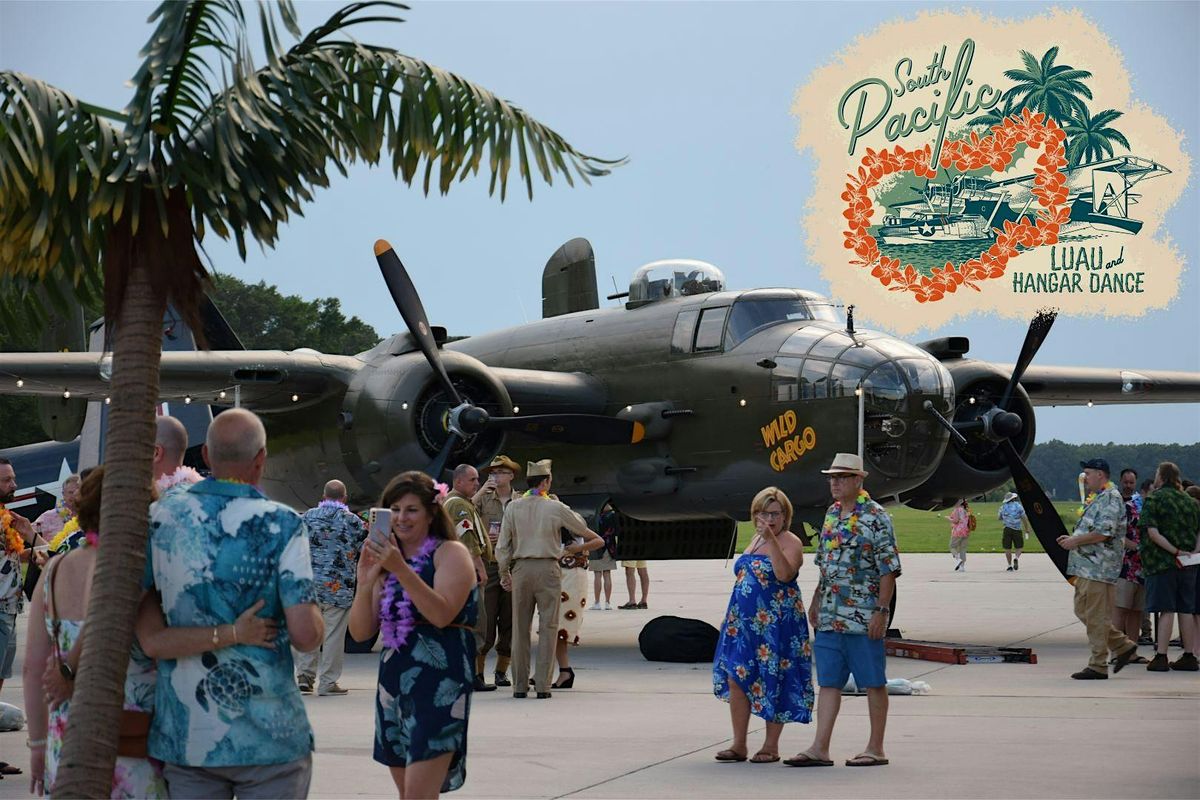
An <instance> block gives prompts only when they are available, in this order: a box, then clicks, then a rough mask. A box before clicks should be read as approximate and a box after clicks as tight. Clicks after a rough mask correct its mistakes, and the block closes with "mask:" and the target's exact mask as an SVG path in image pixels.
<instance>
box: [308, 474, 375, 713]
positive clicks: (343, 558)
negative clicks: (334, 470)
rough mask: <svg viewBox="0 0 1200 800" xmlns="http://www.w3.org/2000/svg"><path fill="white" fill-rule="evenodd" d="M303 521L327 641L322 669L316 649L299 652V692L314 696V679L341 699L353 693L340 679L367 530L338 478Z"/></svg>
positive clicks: (320, 692)
mask: <svg viewBox="0 0 1200 800" xmlns="http://www.w3.org/2000/svg"><path fill="white" fill-rule="evenodd" d="M303 520H304V526H305V527H306V528H307V529H308V548H309V553H310V555H311V556H312V570H313V583H314V585H315V586H316V589H317V607H318V608H320V609H321V617H322V619H324V620H325V641H324V642H323V643H322V644H321V652H320V656H319V661H320V664H319V665H318V663H317V662H318V654H317V652H316V651H315V650H314V651H313V652H311V653H301V652H299V651H297V652H296V680H297V682H298V683H299V685H300V691H301V692H306V693H307V692H311V691H312V690H313V681H314V679H315V680H316V687H317V694H318V695H321V696H325V695H342V694H346V693H347V692H348V691H349V690H347V689H343V688H342V687H341V686H339V685H338V682H337V681H338V678H340V677H342V662H343V661H345V657H346V624H347V623H348V622H349V621H350V606H351V605H353V604H354V577H355V572H356V570H357V569H358V553H359V550H360V549H361V548H362V543H363V539H365V538H367V529H366V526H365V525H364V524H363V521H362V520H361V519H359V517H358V516H356V515H355V514H354V513H352V512H351V511H350V508H349V507H348V506H347V505H346V484H344V483H342V482H341V481H337V480H334V481H329V483H327V484H325V492H324V498H323V499H322V500H321V502H320V503H319V504H318V505H317V507H316V508H310V509H309V510H308V511H305V512H304V516H303Z"/></svg>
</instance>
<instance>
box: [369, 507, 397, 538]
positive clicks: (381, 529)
mask: <svg viewBox="0 0 1200 800" xmlns="http://www.w3.org/2000/svg"><path fill="white" fill-rule="evenodd" d="M391 535H392V510H391V509H390V508H372V509H371V511H370V513H369V514H368V515H367V536H368V537H369V538H370V539H371V541H373V542H377V543H379V544H384V543H386V542H387V541H388V540H389V539H390V538H391Z"/></svg>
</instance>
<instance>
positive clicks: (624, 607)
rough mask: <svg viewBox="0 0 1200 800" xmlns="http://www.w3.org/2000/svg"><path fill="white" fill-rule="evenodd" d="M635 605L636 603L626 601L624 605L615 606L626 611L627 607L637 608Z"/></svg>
mask: <svg viewBox="0 0 1200 800" xmlns="http://www.w3.org/2000/svg"><path fill="white" fill-rule="evenodd" d="M637 607H638V604H637V603H626V604H625V605H621V606H617V608H619V609H621V610H622V611H627V610H629V609H632V608H637Z"/></svg>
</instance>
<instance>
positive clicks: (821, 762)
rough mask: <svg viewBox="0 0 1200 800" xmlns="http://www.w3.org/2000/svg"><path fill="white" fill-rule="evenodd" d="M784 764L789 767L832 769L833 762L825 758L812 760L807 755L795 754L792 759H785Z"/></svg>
mask: <svg viewBox="0 0 1200 800" xmlns="http://www.w3.org/2000/svg"><path fill="white" fill-rule="evenodd" d="M783 763H784V764H787V765H788V766H789V767H832V766H833V762H832V761H830V760H829V759H827V758H813V757H812V756H810V755H809V754H808V753H797V754H796V755H795V756H794V757H792V758H785V759H784V760H783Z"/></svg>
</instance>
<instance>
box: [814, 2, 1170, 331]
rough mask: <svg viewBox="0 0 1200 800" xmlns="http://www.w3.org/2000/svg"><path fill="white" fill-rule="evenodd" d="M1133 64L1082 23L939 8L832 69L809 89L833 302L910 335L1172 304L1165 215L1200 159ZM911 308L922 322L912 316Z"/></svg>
mask: <svg viewBox="0 0 1200 800" xmlns="http://www.w3.org/2000/svg"><path fill="white" fill-rule="evenodd" d="M1080 43H1086V46H1081V44H1080ZM881 54H888V55H885V56H884V60H883V61H880V58H881ZM889 56H890V57H889ZM1120 63H1121V59H1120V54H1119V53H1117V52H1116V51H1115V49H1114V48H1113V47H1112V46H1111V45H1110V44H1108V43H1107V41H1106V40H1105V39H1104V37H1103V35H1102V34H1101V33H1100V32H1099V31H1098V29H1096V28H1095V26H1094V25H1092V24H1091V23H1090V22H1088V21H1087V20H1086V19H1085V18H1084V17H1083V16H1082V15H1080V14H1078V13H1062V12H1056V13H1054V14H1051V15H1048V16H1044V17H1039V18H1036V19H1032V20H1026V21H1022V22H1013V23H1001V22H997V21H995V20H990V19H985V18H983V17H982V16H980V15H977V14H957V13H940V14H927V15H923V16H922V17H921V18H919V19H918V20H916V21H914V22H905V23H897V24H893V25H888V26H885V27H884V28H881V29H880V30H878V31H876V32H875V33H873V34H872V35H870V36H869V37H867V38H866V39H865V40H861V41H859V42H857V43H856V44H855V45H854V47H853V48H852V49H851V50H850V51H848V52H846V53H843V54H842V59H841V63H840V64H839V65H838V66H837V68H833V67H827V68H825V69H823V70H821V71H819V72H818V73H817V74H816V75H815V76H814V78H813V80H812V81H811V82H810V83H809V84H808V85H807V86H805V87H804V88H803V89H802V90H801V91H800V92H799V94H798V96H797V102H796V112H797V114H798V115H799V116H800V118H801V130H800V137H799V139H798V144H799V145H800V147H801V148H802V149H812V150H813V151H814V152H815V154H816V155H817V157H818V161H819V169H818V174H819V178H818V186H817V195H816V196H815V197H814V198H813V201H812V202H811V203H810V208H811V209H812V210H811V212H810V214H809V215H808V218H807V220H806V225H807V228H808V233H809V245H810V247H811V248H812V250H813V255H814V257H815V258H816V259H817V260H818V262H819V263H821V264H822V267H823V273H824V275H825V276H826V277H827V278H828V279H829V280H830V282H831V284H832V285H833V287H834V293H835V294H836V295H838V296H840V297H841V298H842V299H845V300H847V301H849V302H854V303H856V304H858V306H859V307H860V308H861V309H863V311H864V313H866V314H868V315H870V316H874V317H883V316H884V315H887V318H888V319H889V321H890V322H892V323H893V324H898V325H899V327H902V328H903V327H907V329H908V330H916V329H918V328H922V327H933V326H936V325H939V324H941V323H943V322H946V321H948V320H949V319H950V318H952V317H953V316H956V315H959V314H964V313H974V312H977V311H979V310H981V309H982V310H990V311H996V312H998V313H1001V314H1006V315H1009V316H1018V317H1020V316H1025V315H1027V314H1028V313H1030V312H1031V311H1032V310H1034V309H1035V308H1037V307H1040V306H1044V305H1046V304H1047V302H1051V303H1053V304H1054V305H1057V306H1059V307H1060V308H1063V309H1064V310H1067V311H1077V312H1082V313H1097V312H1099V313H1105V314H1126V315H1130V314H1140V313H1143V312H1144V311H1145V310H1147V309H1148V308H1151V307H1156V306H1162V305H1165V304H1166V303H1167V302H1169V301H1170V300H1171V299H1172V297H1173V296H1174V294H1175V292H1176V290H1177V285H1178V278H1179V275H1180V274H1181V272H1182V269H1183V265H1182V264H1181V263H1180V259H1179V256H1178V254H1177V252H1176V250H1175V248H1174V247H1173V246H1172V244H1171V242H1170V240H1169V238H1168V237H1167V236H1166V234H1165V232H1164V231H1162V229H1161V228H1162V219H1163V216H1164V215H1165V212H1166V210H1167V209H1168V208H1169V207H1170V205H1171V204H1173V203H1174V202H1175V200H1176V199H1177V198H1178V197H1179V195H1180V194H1181V193H1182V190H1183V187H1184V185H1186V182H1187V176H1188V173H1189V172H1190V165H1189V162H1188V159H1187V157H1186V156H1185V155H1184V154H1183V152H1182V149H1181V147H1180V144H1179V140H1180V136H1179V135H1178V134H1177V133H1175V132H1174V131H1171V130H1170V128H1169V127H1168V126H1167V125H1166V123H1165V122H1164V121H1163V120H1162V119H1161V118H1159V117H1157V116H1155V115H1154V114H1153V113H1152V112H1151V111H1150V110H1149V109H1147V108H1145V107H1144V106H1142V105H1139V104H1137V103H1136V102H1134V101H1132V100H1130V99H1128V96H1129V79H1128V76H1126V75H1124V73H1122V72H1120ZM855 72H858V74H859V75H865V77H859V78H858V79H857V80H847V76H848V75H853V74H854V73H855ZM1110 72H1111V74H1110ZM831 131H834V132H836V134H835V135H833V136H831V135H830V133H831ZM834 180H837V181H838V183H837V184H834V183H833V181H834ZM832 219H837V220H839V221H841V222H843V223H844V224H843V226H842V227H841V228H840V230H834V231H831V230H830V220H832ZM835 234H836V235H835ZM965 290H974V291H965ZM898 303H913V304H922V305H923V308H922V313H921V314H920V315H900V316H901V318H899V319H898V318H897V315H896V313H895V311H896V305H897V304H898Z"/></svg>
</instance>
